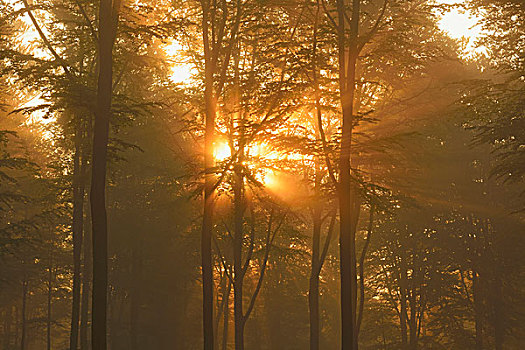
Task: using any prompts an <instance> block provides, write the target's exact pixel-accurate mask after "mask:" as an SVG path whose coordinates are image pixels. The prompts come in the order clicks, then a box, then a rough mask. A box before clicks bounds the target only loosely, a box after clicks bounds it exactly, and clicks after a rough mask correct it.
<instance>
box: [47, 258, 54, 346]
mask: <svg viewBox="0 0 525 350" xmlns="http://www.w3.org/2000/svg"><path fill="white" fill-rule="evenodd" d="M49 260H50V264H49V267H48V275H47V320H46V331H47V332H46V333H47V350H51V320H52V318H51V316H52V315H51V302H52V298H53V263H52V260H51V256H50V259H49Z"/></svg>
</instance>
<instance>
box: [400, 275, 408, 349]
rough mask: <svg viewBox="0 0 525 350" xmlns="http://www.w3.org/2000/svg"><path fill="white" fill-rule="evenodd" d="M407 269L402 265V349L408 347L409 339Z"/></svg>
mask: <svg viewBox="0 0 525 350" xmlns="http://www.w3.org/2000/svg"><path fill="white" fill-rule="evenodd" d="M404 276H405V270H404V268H403V267H400V286H399V290H400V301H399V302H400V304H401V307H400V317H399V324H400V326H401V345H402V349H407V348H408V339H407V315H408V310H407V295H406V285H405V277H404Z"/></svg>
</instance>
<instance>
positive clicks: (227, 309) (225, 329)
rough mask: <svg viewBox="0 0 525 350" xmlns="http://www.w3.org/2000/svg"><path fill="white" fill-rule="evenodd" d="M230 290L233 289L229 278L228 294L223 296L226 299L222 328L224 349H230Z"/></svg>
mask: <svg viewBox="0 0 525 350" xmlns="http://www.w3.org/2000/svg"><path fill="white" fill-rule="evenodd" d="M230 291H231V282H230V280H228V288H227V289H226V294H225V295H224V297H223V298H225V301H224V315H223V317H224V318H223V325H222V327H223V329H222V350H228V324H229V319H230V303H229V301H230Z"/></svg>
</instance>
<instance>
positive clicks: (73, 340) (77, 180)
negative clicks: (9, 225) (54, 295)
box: [69, 116, 85, 350]
mask: <svg viewBox="0 0 525 350" xmlns="http://www.w3.org/2000/svg"><path fill="white" fill-rule="evenodd" d="M75 118H76V121H75V124H76V130H75V155H74V160H73V186H72V187H73V225H72V228H73V230H72V231H73V298H72V305H71V329H70V335H69V349H70V350H77V348H78V331H79V321H80V287H81V276H80V274H81V252H82V234H83V232H82V231H83V228H84V192H85V184H84V177H83V176H82V172H83V170H82V159H81V153H82V151H83V130H82V126H83V123H82V120H81V119H80V117H79V116H76V117H75Z"/></svg>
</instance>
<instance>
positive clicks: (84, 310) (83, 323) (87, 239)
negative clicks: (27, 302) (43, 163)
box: [80, 118, 93, 350]
mask: <svg viewBox="0 0 525 350" xmlns="http://www.w3.org/2000/svg"><path fill="white" fill-rule="evenodd" d="M86 119H87V118H86ZM85 124H86V130H85V131H86V134H87V139H88V140H89V138H90V136H91V129H92V128H91V119H88V120H86V123H85ZM89 146H90V145H89V143H88V142H84V145H83V153H82V177H83V178H84V179H85V180H84V181H86V180H87V172H88V162H87V159H88V154H89V149H88V148H89ZM87 216H88V217H87V220H85V221H84V234H83V242H84V243H83V245H82V247H83V248H84V259H83V260H84V263H83V270H82V295H81V304H80V349H81V350H88V349H89V338H88V329H89V299H90V298H89V295H90V293H91V279H92V270H93V264H92V260H91V259H92V254H93V252H92V245H91V239H92V237H91V226H90V222H91V217H90V213H89V211H88V212H87Z"/></svg>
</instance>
